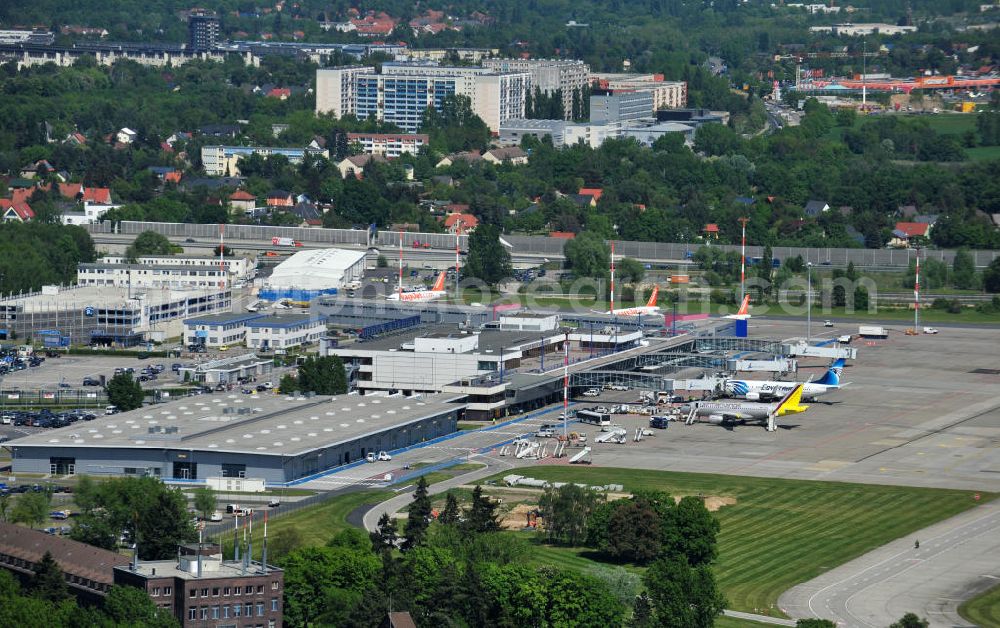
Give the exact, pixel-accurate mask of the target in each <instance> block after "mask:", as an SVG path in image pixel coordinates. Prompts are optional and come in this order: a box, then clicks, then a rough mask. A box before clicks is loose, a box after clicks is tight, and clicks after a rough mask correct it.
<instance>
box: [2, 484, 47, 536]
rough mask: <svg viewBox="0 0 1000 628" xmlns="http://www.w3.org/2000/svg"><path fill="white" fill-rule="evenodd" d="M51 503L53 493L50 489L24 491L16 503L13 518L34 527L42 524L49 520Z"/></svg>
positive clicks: (17, 521)
mask: <svg viewBox="0 0 1000 628" xmlns="http://www.w3.org/2000/svg"><path fill="white" fill-rule="evenodd" d="M51 504H52V494H51V493H49V492H48V491H30V492H28V493H22V494H21V496H20V497H18V498H17V503H15V504H14V509H13V511H12V512H11V519H12V520H13V521H14V522H16V523H24V524H27V525H28V526H30V527H32V528H34V527H36V526H40V525H42V524H43V523H45V522H46V521H47V520H48V518H49V508H50V507H51Z"/></svg>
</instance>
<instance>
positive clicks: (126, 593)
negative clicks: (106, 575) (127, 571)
mask: <svg viewBox="0 0 1000 628" xmlns="http://www.w3.org/2000/svg"><path fill="white" fill-rule="evenodd" d="M103 608H104V612H105V613H107V615H108V616H109V617H110V618H111V619H112V620H114V621H115V622H116V623H117V624H119V625H122V626H151V627H153V628H174V627H176V626H180V624H179V623H178V621H177V620H176V619H175V618H174V616H173V615H172V614H171V613H170V611H169V610H167V609H161V608H157V606H156V604H155V603H154V602H153V600H152V598H150V597H149V594H148V593H146V592H145V591H143V590H142V589H139V588H138V587H131V586H123V585H117V584H116V585H115V586H113V587H111V590H110V591H108V595H107V597H106V598H104V605H103Z"/></svg>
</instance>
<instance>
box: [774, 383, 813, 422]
mask: <svg viewBox="0 0 1000 628" xmlns="http://www.w3.org/2000/svg"><path fill="white" fill-rule="evenodd" d="M802 389H803V386H802V384H799V385H798V386H796V387H795V388H793V389H792V391H791V392H790V393H788V394H787V395H785V398H784V399H782V400H781V402H780V403H778V405H777V407H776V408H775V409H774V412H773V413H772V414H773V415H774V416H783V415H785V414H795V413H796V412H805V411H806V409H807V408H808V407H809V406H804V405H802Z"/></svg>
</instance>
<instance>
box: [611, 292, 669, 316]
mask: <svg viewBox="0 0 1000 628" xmlns="http://www.w3.org/2000/svg"><path fill="white" fill-rule="evenodd" d="M659 295H660V286H653V292H652V294H650V295H649V300H648V301H646V305H643V306H640V307H626V308H622V309H618V310H609V311H607V312H605V314H612V315H614V316H643V315H646V314H653V315H655V314H659V313H660V307H659V306H658V305H656V298H657V297H658V296H659Z"/></svg>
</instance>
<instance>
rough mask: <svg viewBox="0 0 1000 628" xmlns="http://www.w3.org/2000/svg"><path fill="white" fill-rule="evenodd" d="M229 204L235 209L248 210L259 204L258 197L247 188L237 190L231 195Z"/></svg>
mask: <svg viewBox="0 0 1000 628" xmlns="http://www.w3.org/2000/svg"><path fill="white" fill-rule="evenodd" d="M229 206H230V207H232V208H233V209H234V210H239V211H247V210H250V209H253V208H254V207H256V206H257V197H256V196H254V195H253V194H251V193H250V192H247V191H246V190H236V191H235V192H233V193H232V194H230V195H229Z"/></svg>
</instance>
